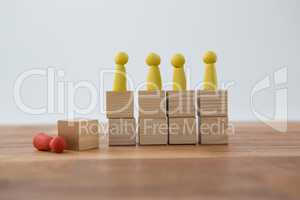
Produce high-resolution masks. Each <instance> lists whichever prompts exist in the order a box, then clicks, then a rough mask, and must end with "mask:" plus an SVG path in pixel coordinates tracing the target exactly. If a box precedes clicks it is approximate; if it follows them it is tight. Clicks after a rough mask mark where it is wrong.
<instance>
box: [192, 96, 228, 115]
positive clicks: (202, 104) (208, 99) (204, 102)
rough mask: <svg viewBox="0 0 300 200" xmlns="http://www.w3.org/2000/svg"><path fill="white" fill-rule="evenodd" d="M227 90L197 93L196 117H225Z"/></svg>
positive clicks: (226, 111)
mask: <svg viewBox="0 0 300 200" xmlns="http://www.w3.org/2000/svg"><path fill="white" fill-rule="evenodd" d="M227 107H228V100H227V90H217V91H206V90H198V91H197V115H198V116H227V113H228V108H227Z"/></svg>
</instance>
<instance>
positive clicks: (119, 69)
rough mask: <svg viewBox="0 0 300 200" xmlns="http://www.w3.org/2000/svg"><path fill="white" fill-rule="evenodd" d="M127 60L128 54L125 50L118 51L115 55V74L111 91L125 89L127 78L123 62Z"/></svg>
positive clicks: (123, 90) (122, 90)
mask: <svg viewBox="0 0 300 200" xmlns="http://www.w3.org/2000/svg"><path fill="white" fill-rule="evenodd" d="M127 62H128V55H127V53H125V52H119V53H117V55H116V56H115V63H116V68H115V76H114V85H113V91H115V92H125V91H126V90H127V79H126V69H125V64H126V63H127Z"/></svg>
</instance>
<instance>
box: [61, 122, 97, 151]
mask: <svg viewBox="0 0 300 200" xmlns="http://www.w3.org/2000/svg"><path fill="white" fill-rule="evenodd" d="M57 129H58V135H59V136H61V137H63V138H64V139H65V141H66V144H67V147H66V149H68V150H74V151H82V150H89V149H97V148H98V147H99V124H98V120H89V119H75V120H58V122H57Z"/></svg>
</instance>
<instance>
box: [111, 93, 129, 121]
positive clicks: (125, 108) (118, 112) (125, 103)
mask: <svg viewBox="0 0 300 200" xmlns="http://www.w3.org/2000/svg"><path fill="white" fill-rule="evenodd" d="M133 103H134V96H133V92H132V91H126V92H114V91H108V92H106V116H107V118H133V116H134V112H133V106H134V104H133Z"/></svg>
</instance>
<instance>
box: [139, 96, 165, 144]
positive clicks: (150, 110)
mask: <svg viewBox="0 0 300 200" xmlns="http://www.w3.org/2000/svg"><path fill="white" fill-rule="evenodd" d="M138 95H139V96H138V100H139V126H138V132H139V144H140V145H166V144H168V121H167V115H166V103H167V101H166V92H165V91H139V94H138Z"/></svg>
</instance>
